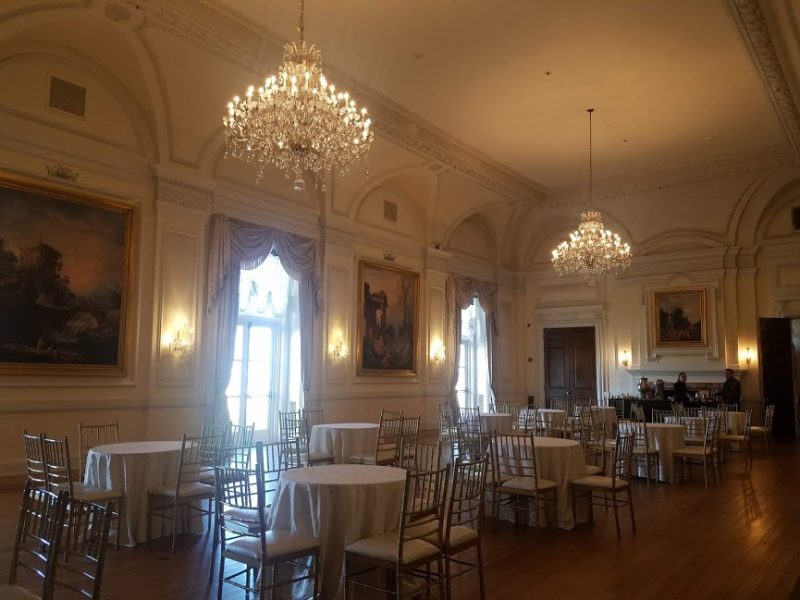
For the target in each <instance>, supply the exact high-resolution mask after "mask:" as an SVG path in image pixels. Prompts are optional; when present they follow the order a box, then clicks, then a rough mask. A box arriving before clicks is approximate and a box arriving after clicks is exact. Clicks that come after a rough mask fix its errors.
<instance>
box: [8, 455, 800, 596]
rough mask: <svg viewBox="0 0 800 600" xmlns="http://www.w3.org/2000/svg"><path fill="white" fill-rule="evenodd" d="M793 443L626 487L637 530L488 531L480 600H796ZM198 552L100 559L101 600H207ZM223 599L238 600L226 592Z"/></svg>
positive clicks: (201, 538)
mask: <svg viewBox="0 0 800 600" xmlns="http://www.w3.org/2000/svg"><path fill="white" fill-rule="evenodd" d="M799 475H800V444H796V443H780V442H777V443H775V445H774V450H773V449H772V448H771V453H770V455H769V457H766V456H764V455H763V450H761V449H760V448H759V449H757V450H756V457H755V460H754V466H753V469H752V470H751V471H750V472H749V473H746V472H745V470H744V460H743V458H742V456H740V455H738V454H735V455H733V457H732V458H731V460H730V461H729V462H728V464H727V465H725V467H724V471H723V480H722V482H721V483H719V484H717V485H715V486H712V487H711V488H710V489H708V490H706V489H705V488H704V487H703V477H702V472H701V471H696V472H695V473H694V474H693V477H692V479H690V480H689V481H688V482H687V483H685V484H659V485H653V486H651V487H650V488H649V489H648V488H647V487H645V484H644V481H641V482H639V481H637V482H636V483H635V485H634V500H635V508H636V522H637V531H636V533H632V532H631V529H630V522H629V521H628V520H627V519H624V518H623V519H622V526H623V529H622V539H621V540H619V541H617V538H616V535H615V530H614V518H613V514H612V513H609V514H608V515H605V514H604V512H603V510H602V509H600V510H596V511H595V522H594V524H588V523H582V524H579V525H578V526H577V527H576V528H575V529H574V530H573V531H561V530H556V529H543V530H540V531H538V532H537V531H534V530H532V529H528V528H515V527H514V526H513V525H511V524H509V523H500V524H498V526H497V528H496V531H491V529H492V528H491V526H490V527H488V528H487V529H488V531H487V533H486V536H485V543H484V548H485V552H484V555H485V557H486V589H487V597H488V598H493V599H503V598H514V599H517V598H586V597H588V596H591V597H592V598H594V599H597V600H603V599H606V598H643V599H649V598H653V599H656V598H659V599H661V598H725V599H727V598H735V599H737V598H759V599H762V598H789V597H800V595H798V593H797V590H796V589H795V586H796V584H797V581H798V577H800V552H799V551H798V550H800V476H799ZM18 496H19V495H18V494H17V493H10V492H4V493H0V574H2V577H5V576H6V574H7V573H8V565H9V558H10V554H11V546H12V543H13V536H14V528H15V524H16V519H17V509H18V502H19V498H18ZM209 559H210V544H209V541H208V537H207V536H205V535H201V534H194V535H185V536H181V537H180V538H179V540H178V551H177V553H176V554H175V555H171V554H170V553H169V542H168V540H167V539H162V540H158V541H155V542H154V543H153V544H152V546H151V547H147V545H142V546H139V547H137V548H135V549H122V550H119V551H114V550H113V549H111V550H110V551H109V558H108V561H107V568H106V573H105V578H104V579H105V581H104V585H103V589H104V593H103V597H104V598H107V599H112V600H133V599H142V598H147V599H149V598H163V599H175V600H184V599H185V600H196V599H202V598H215V597H216V588H215V586H209V584H208V568H209ZM224 597H225V598H226V599H228V598H230V599H233V598H242V597H243V595H242V594H240V593H238V592H237V591H236V590H233V589H228V590H226V594H225V596H224ZM454 598H458V599H463V600H471V599H473V598H477V578H476V577H474V576H471V575H468V576H466V577H463V578H461V579H460V580H458V581H457V583H456V587H455V594H454Z"/></svg>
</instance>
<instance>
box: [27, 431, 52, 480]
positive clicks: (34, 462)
mask: <svg viewBox="0 0 800 600" xmlns="http://www.w3.org/2000/svg"><path fill="white" fill-rule="evenodd" d="M43 438H44V434H41V433H28V432H27V431H24V432H23V433H22V441H23V442H24V443H25V461H26V466H27V473H28V481H29V482H30V484H31V487H34V488H43V487H46V486H47V474H46V473H45V469H44V463H45V461H44V450H43V449H42V439H43Z"/></svg>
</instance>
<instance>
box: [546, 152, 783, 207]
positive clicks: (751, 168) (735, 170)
mask: <svg viewBox="0 0 800 600" xmlns="http://www.w3.org/2000/svg"><path fill="white" fill-rule="evenodd" d="M796 162H797V154H796V153H795V151H794V150H792V148H791V147H790V146H781V147H779V148H769V149H767V150H762V151H759V152H748V153H746V154H742V155H739V156H732V157H726V158H721V159H718V160H712V161H706V162H701V163H695V164H693V165H686V166H682V167H676V168H674V169H662V170H659V171H646V172H644V173H632V174H630V175H623V176H620V177H611V178H609V179H604V180H602V181H595V182H594V186H593V189H592V199H593V200H598V199H601V198H613V197H615V196H627V195H629V194H637V193H642V192H650V191H653V190H661V189H664V188H670V187H675V186H679V185H686V184H690V183H697V182H700V181H712V180H715V179H727V178H728V177H735V176H737V175H747V174H751V173H761V172H764V171H768V170H771V169H776V168H778V167H785V166H788V165H792V164H794V163H796ZM585 199H586V184H585V183H581V184H576V185H571V186H568V187H563V188H559V189H556V190H553V191H552V192H551V193H550V194H549V195H548V200H550V201H552V202H554V203H557V204H570V203H572V202H575V201H576V200H585Z"/></svg>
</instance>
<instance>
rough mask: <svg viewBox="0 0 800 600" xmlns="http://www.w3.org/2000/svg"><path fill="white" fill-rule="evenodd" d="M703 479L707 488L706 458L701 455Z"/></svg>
mask: <svg viewBox="0 0 800 600" xmlns="http://www.w3.org/2000/svg"><path fill="white" fill-rule="evenodd" d="M703 478H704V479H705V481H706V488H708V469H707V468H706V457H705V455H703Z"/></svg>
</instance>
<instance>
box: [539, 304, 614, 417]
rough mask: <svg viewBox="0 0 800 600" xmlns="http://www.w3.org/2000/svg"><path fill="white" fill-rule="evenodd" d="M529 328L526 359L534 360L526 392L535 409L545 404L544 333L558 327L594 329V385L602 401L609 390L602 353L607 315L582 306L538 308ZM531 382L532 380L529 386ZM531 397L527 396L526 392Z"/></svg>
mask: <svg viewBox="0 0 800 600" xmlns="http://www.w3.org/2000/svg"><path fill="white" fill-rule="evenodd" d="M531 320H532V322H533V324H534V326H533V327H531V329H532V330H533V331H532V335H534V336H535V337H534V339H533V340H532V342H531V343H530V345H529V346H528V347H529V348H530V352H529V353H528V354H527V355H528V356H533V369H532V370H530V371H529V376H528V377H529V378H528V382H527V383H528V385H527V386H526V387H527V388H528V390H530V391H532V392H533V393H534V394H535V395H536V405H537V406H539V407H543V406H544V404H545V385H544V381H545V372H544V330H545V329H556V328H559V327H592V328H594V353H595V359H596V362H595V370H596V373H595V381H596V386H597V397H598V398H602V397H603V395H604V394H606V393H607V392H608V390H609V388H608V381H609V372H608V361H607V360H606V353H605V351H604V348H605V344H604V343H603V341H604V339H605V333H606V328H605V320H606V311H605V307H604V306H603V305H602V304H592V305H585V306H558V307H553V308H537V309H534V311H533V317H532V319H531ZM530 378H533V381H532V382H531V380H530ZM529 393H530V392H529Z"/></svg>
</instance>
